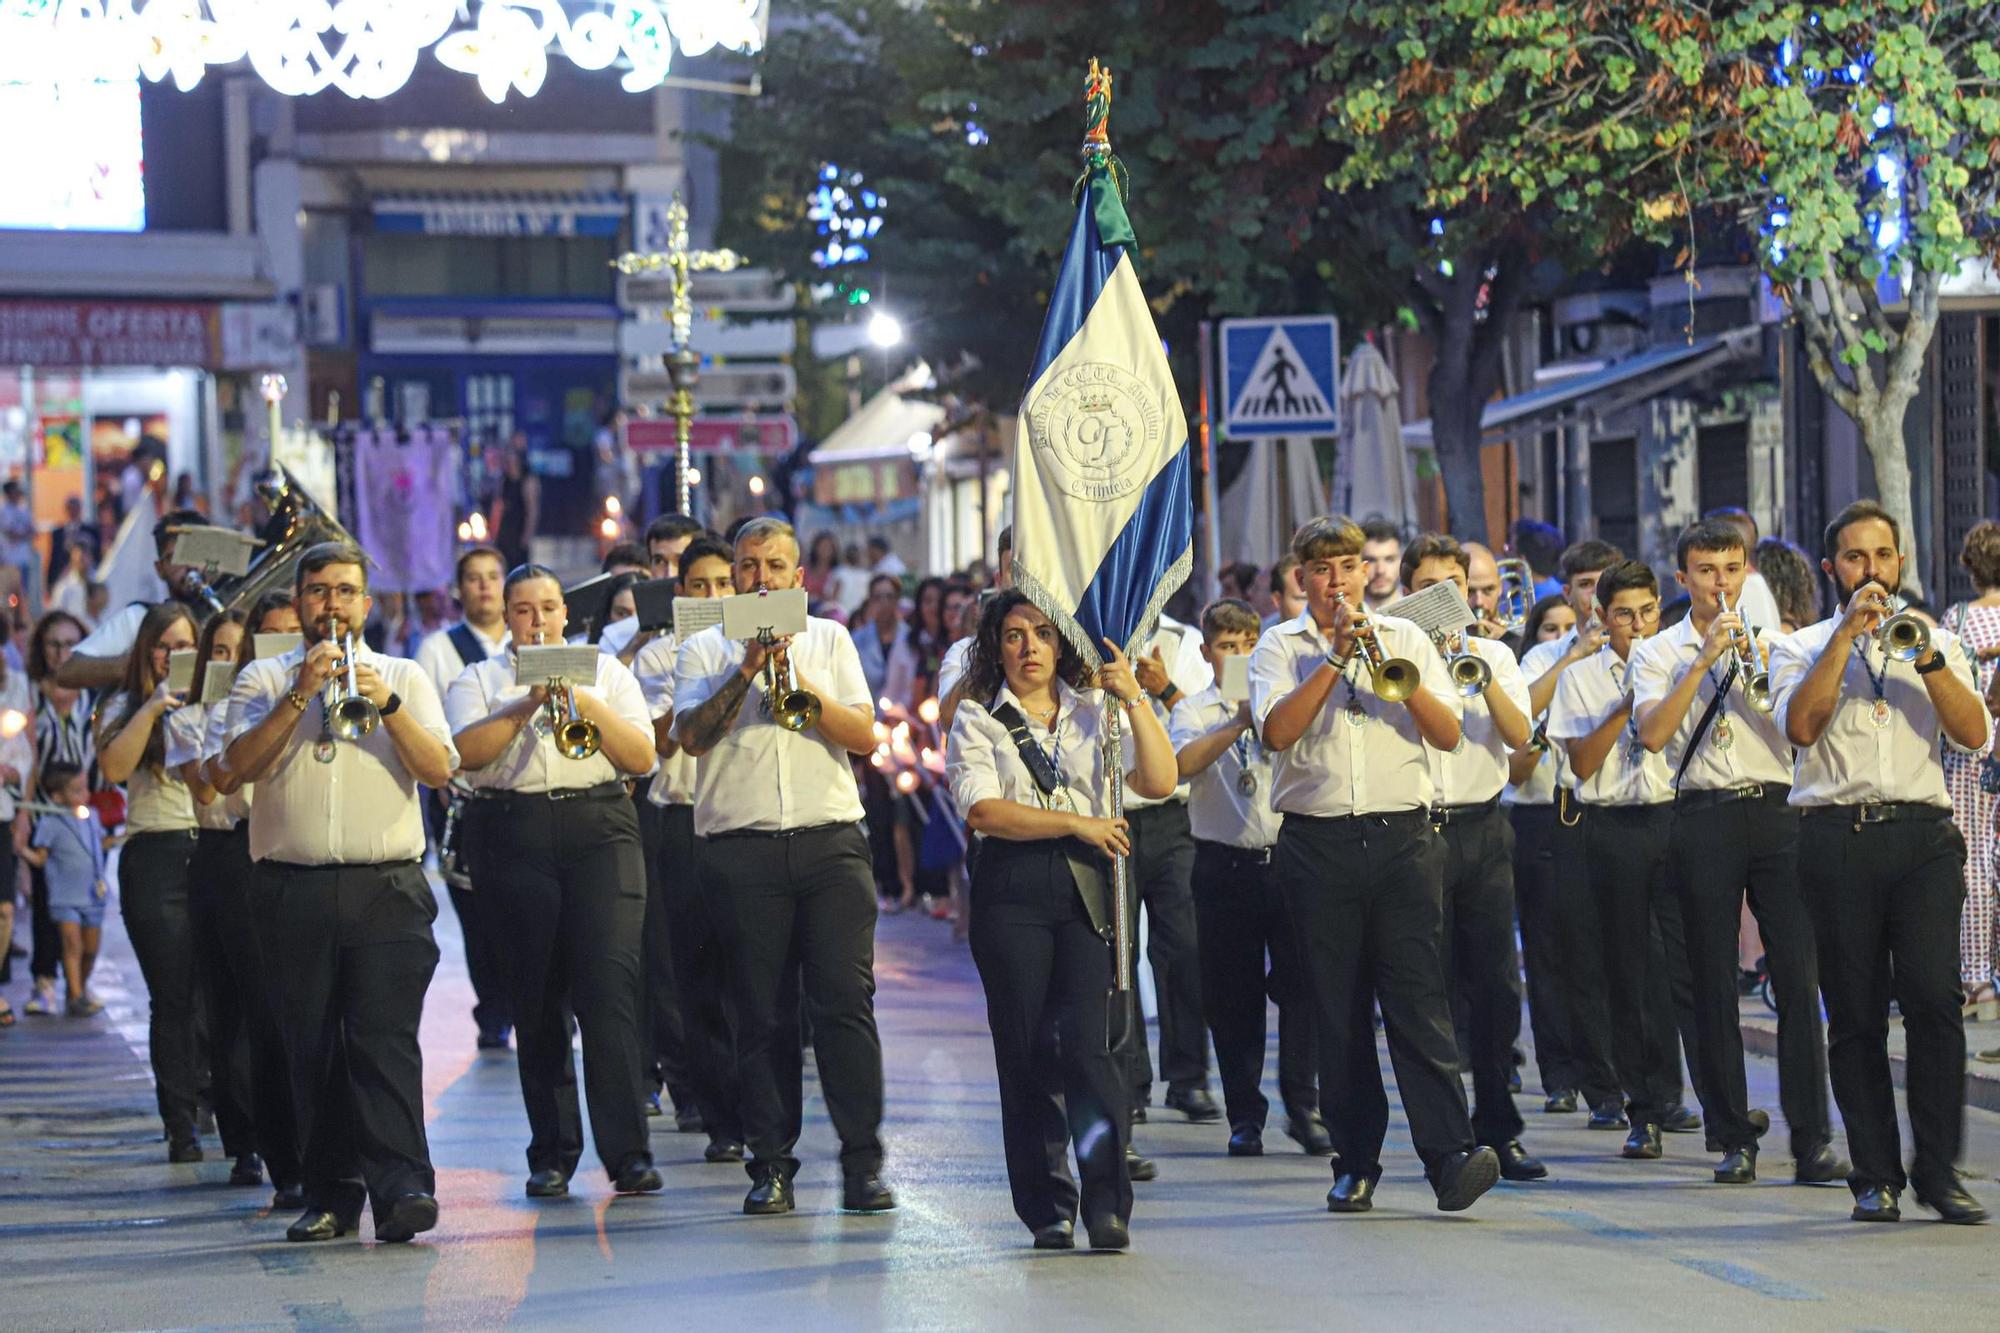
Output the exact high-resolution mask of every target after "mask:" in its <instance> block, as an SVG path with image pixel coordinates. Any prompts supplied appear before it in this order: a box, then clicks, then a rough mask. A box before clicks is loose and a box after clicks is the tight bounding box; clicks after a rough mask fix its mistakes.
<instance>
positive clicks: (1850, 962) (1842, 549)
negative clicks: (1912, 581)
mask: <svg viewBox="0 0 2000 1333" xmlns="http://www.w3.org/2000/svg"><path fill="white" fill-rule="evenodd" d="M1823 551H1824V558H1823V559H1822V560H1821V562H1820V568H1821V569H1823V570H1825V571H1826V573H1827V575H1828V576H1829V577H1830V578H1832V579H1833V581H1834V585H1835V586H1836V587H1837V588H1839V590H1840V610H1839V612H1838V613H1837V614H1836V615H1834V616H1832V617H1830V618H1828V619H1826V620H1822V621H1820V622H1819V623H1818V624H1817V625H1809V626H1807V627H1806V628H1804V629H1802V630H1800V631H1799V632H1798V633H1796V634H1794V635H1791V636H1789V637H1787V638H1783V639H1780V640H1778V642H1777V643H1776V644H1775V645H1774V646H1773V648H1772V651H1771V693H1772V697H1773V698H1774V700H1775V701H1776V707H1775V708H1774V709H1773V716H1774V717H1775V718H1776V720H1777V722H1778V725H1779V727H1780V728H1782V729H1783V731H1784V733H1785V735H1786V737H1787V739H1789V740H1790V741H1791V742H1792V744H1794V745H1796V746H1798V747H1799V748H1798V760H1797V766H1796V768H1795V770H1794V775H1793V779H1792V795H1791V803H1792V804H1793V805H1795V806H1798V807H1800V808H1801V811H1802V815H1801V825H1802V831H1801V837H1800V839H1799V886H1800V888H1801V889H1802V890H1803V891H1804V896H1805V900H1806V909H1807V910H1808V911H1809V912H1810V913H1811V914H1812V919H1813V929H1814V933H1815V935H1816V936H1817V937H1818V941H1819V961H1820V971H1819V977H1820V987H1821V990H1822V992H1823V993H1824V995H1825V997H1826V1011H1827V1062H1828V1064H1829V1066H1830V1068H1831V1072H1832V1074H1833V1095H1834V1100H1835V1101H1836V1102H1838V1103H1839V1104H1840V1116H1841V1119H1842V1120H1843V1121H1845V1122H1846V1125H1847V1146H1848V1151H1849V1152H1850V1153H1851V1154H1852V1155H1853V1158H1854V1173H1853V1174H1852V1175H1850V1176H1849V1177H1848V1179H1847V1185H1848V1188H1849V1189H1850V1190H1851V1191H1853V1194H1854V1211H1853V1214H1852V1215H1853V1217H1854V1220H1856V1221H1857V1222H1894V1221H1898V1220H1899V1219H1900V1218H1901V1216H1902V1213H1901V1210H1900V1208H1899V1206H1898V1200H1899V1197H1900V1195H1901V1193H1902V1190H1903V1187H1904V1185H1905V1183H1908V1184H1910V1185H1912V1186H1914V1188H1915V1190H1916V1196H1917V1202H1919V1203H1921V1204H1923V1205H1924V1206H1925V1207H1927V1208H1930V1209H1932V1210H1933V1211H1935V1212H1936V1213H1937V1214H1938V1216H1939V1217H1941V1218H1942V1219H1943V1220H1945V1221H1947V1222H1958V1223H1979V1222H1984V1221H1985V1220H1986V1216H1987V1214H1986V1210H1985V1209H1984V1208H1981V1207H1980V1206H1979V1204H1978V1203H1977V1202H1976V1201H1975V1200H1974V1199H1973V1198H1972V1196H1971V1195H1970V1194H1968V1193H1966V1191H1965V1187H1964V1186H1963V1185H1961V1184H1960V1183H1959V1176H1958V1170H1957V1165H1956V1163H1957V1159H1958V1155H1959V1152H1960V1149H1961V1147H1962V1144H1963V1139H1964V1131H1965V1018H1964V1015H1963V1013H1962V1012H1961V1010H1960V1001H1961V998H1962V996H1961V993H1960V990H1959V983H1958V963H1959V958H1958V945H1959V930H1958V926H1959V914H1960V905H1961V903H1963V901H1964V898H1965V881H1964V872H1965V838H1964V837H1963V835H1961V834H1960V833H1959V831H1958V827H1957V825H1956V824H1954V823H1953V822H1952V817H1951V797H1950V795H1949V794H1948V793H1947V791H1946V789H1945V783H1944V766H1943V763H1942V761H1941V759H1940V757H1939V744H1940V742H1943V743H1944V744H1949V745H1951V746H1954V747H1956V748H1957V749H1959V750H1961V751H1968V752H1977V751H1979V750H1981V749H1983V748H1984V747H1985V745H1986V741H1987V738H1988V735H1989V733H1990V730H1991V723H1990V720H1989V719H1988V717H1987V712H1986V704H1985V701H1984V700H1983V699H1981V698H1980V696H1979V690H1978V686H1977V685H1976V684H1975V680H1976V677H1975V676H1974V674H1973V669H1972V664H1971V662H1970V661H1969V660H1968V659H1967V657H1966V653H1965V647H1964V645H1963V644H1962V643H1961V642H1960V641H1959V639H1958V636H1957V635H1955V634H1952V633H1950V632H1949V631H1947V630H1943V629H1931V630H1929V631H1928V639H1927V640H1926V639H1925V638H1924V637H1923V636H1922V635H1920V634H1913V635H1912V636H1911V641H1910V642H1909V643H1908V645H1907V647H1903V648H1898V647H1897V646H1896V645H1895V640H1894V639H1892V638H1891V637H1890V636H1888V635H1885V634H1884V633H1882V631H1883V628H1884V625H1885V623H1886V622H1887V621H1888V620H1889V619H1890V617H1891V615H1892V614H1893V612H1894V609H1895V604H1894V601H1893V594H1894V591H1895V590H1896V589H1897V588H1899V587H1901V586H1902V582H1903V561H1904V555H1903V543H1902V533H1901V532H1900V531H1899V530H1898V527H1897V524H1896V520H1895V519H1894V518H1893V517H1891V516H1890V514H1889V512H1888V511H1887V510H1886V509H1884V508H1883V507H1882V506H1881V505H1879V504H1877V503H1875V502H1874V501H1872V500H1857V501H1855V502H1854V503H1853V504H1850V505H1848V506H1847V507H1846V508H1845V509H1843V510H1841V511H1840V512H1839V513H1838V514H1836V515H1834V518H1833V521H1832V522H1831V523H1829V524H1827V527H1826V538H1825V545H1824V547H1823ZM1904 624H1905V625H1908V624H1909V622H1904ZM1892 999H1893V1000H1894V1001H1895V1003H1896V1008H1897V1010H1898V1011H1899V1012H1900V1013H1901V1015H1902V1019H1903V1032H1904V1034H1905V1036H1906V1037H1907V1038H1908V1054H1907V1056H1906V1060H1907V1062H1908V1067H1909V1072H1908V1077H1907V1078H1906V1080H1905V1089H1906V1095H1907V1098H1908V1101H1909V1108H1910V1130H1911V1137H1912V1138H1913V1139H1914V1140H1915V1142H1916V1158H1915V1162H1914V1164H1913V1165H1912V1167H1911V1169H1910V1172H1909V1174H1908V1176H1907V1177H1906V1176H1905V1174H1904V1171H1903V1162H1902V1145H1901V1141H1900V1138H1899V1135H1898V1133H1897V1126H1896V1100H1895V1091H1894V1089H1893V1087H1892V1085H1891V1083H1890V1078H1889V1051H1888V1035H1889V1002H1890V1001H1891V1000H1892Z"/></svg>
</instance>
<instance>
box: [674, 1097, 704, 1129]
mask: <svg viewBox="0 0 2000 1333" xmlns="http://www.w3.org/2000/svg"><path fill="white" fill-rule="evenodd" d="M707 1129H708V1126H707V1125H706V1124H704V1123H702V1118H701V1112H700V1111H699V1110H697V1109H695V1104H694V1102H693V1100H692V1099H690V1100H688V1101H686V1102H682V1101H680V1100H679V1099H676V1100H675V1101H674V1133H676V1134H701V1133H704V1132H706V1131H707Z"/></svg>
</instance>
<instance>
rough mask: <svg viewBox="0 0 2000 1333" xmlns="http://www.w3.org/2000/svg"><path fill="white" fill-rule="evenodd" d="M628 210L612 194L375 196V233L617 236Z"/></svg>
mask: <svg viewBox="0 0 2000 1333" xmlns="http://www.w3.org/2000/svg"><path fill="white" fill-rule="evenodd" d="M630 209H631V205H630V203H629V202H628V201H627V200H626V198H625V196H624V195H622V194H619V193H617V192H616V191H613V190H450V191H444V190H440V191H424V192H421V193H397V194H378V195H376V196H375V199H374V201H373V211H374V214H375V230H376V231H378V232H397V233H403V234H410V235H418V236H616V235H617V234H618V230H619V228H620V227H621V226H623V225H624V222H625V215H626V214H627V213H628V212H629V211H630Z"/></svg>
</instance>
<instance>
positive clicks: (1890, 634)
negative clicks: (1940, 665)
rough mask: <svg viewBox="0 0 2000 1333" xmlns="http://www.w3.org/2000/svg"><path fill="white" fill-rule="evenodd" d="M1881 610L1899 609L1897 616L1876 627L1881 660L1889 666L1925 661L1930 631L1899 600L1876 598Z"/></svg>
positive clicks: (1929, 642) (1883, 595) (1885, 596)
mask: <svg viewBox="0 0 2000 1333" xmlns="http://www.w3.org/2000/svg"><path fill="white" fill-rule="evenodd" d="M1876 600H1877V601H1879V602H1880V603H1881V604H1882V606H1883V608H1884V609H1885V610H1886V609H1889V608H1892V607H1894V608H1900V609H1898V610H1897V611H1896V613H1895V614H1894V615H1892V616H1890V617H1889V618H1888V619H1887V620H1885V621H1883V622H1882V623H1881V625H1879V626H1877V627H1876V630H1875V641H1876V642H1877V643H1879V644H1881V645H1882V656H1884V657H1886V658H1888V659H1889V660H1890V661H1892V662H1914V661H1917V660H1918V659H1919V658H1923V657H1928V656H1929V655H1930V651H1931V627H1930V626H1929V625H1927V624H1925V623H1924V620H1923V617H1921V616H1919V615H1918V614H1917V613H1916V612H1915V611H1912V610H1910V609H1909V607H1908V605H1907V604H1905V603H1904V601H1903V599H1902V598H1900V597H1891V596H1889V594H1887V593H1880V594H1877V595H1876Z"/></svg>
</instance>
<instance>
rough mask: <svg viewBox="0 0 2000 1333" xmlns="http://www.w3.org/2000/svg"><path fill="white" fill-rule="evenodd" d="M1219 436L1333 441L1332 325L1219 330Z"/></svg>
mask: <svg viewBox="0 0 2000 1333" xmlns="http://www.w3.org/2000/svg"><path fill="white" fill-rule="evenodd" d="M1221 396H1222V430H1223V433H1224V434H1225V435H1228V436H1230V437H1231V438H1232V439H1239V440H1242V439H1251V438H1254V437H1258V436H1267V435H1337V434H1339V433H1340V321H1339V320H1338V319H1336V318H1335V317H1333V316H1332V315H1287V316H1282V317H1279V318H1274V319H1226V320H1224V321H1223V322H1222V395H1221Z"/></svg>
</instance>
